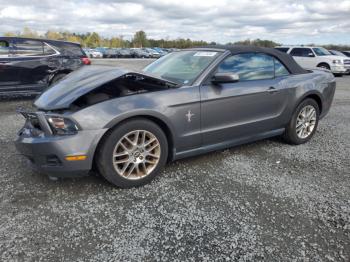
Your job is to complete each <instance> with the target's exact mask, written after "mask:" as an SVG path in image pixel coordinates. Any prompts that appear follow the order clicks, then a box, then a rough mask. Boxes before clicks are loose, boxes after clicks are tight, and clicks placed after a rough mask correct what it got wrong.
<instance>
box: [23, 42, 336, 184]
mask: <svg viewBox="0 0 350 262" xmlns="http://www.w3.org/2000/svg"><path fill="white" fill-rule="evenodd" d="M334 92H335V80H334V77H333V75H332V74H331V73H330V72H328V71H326V70H312V71H311V70H305V69H303V68H301V67H300V66H298V64H296V62H295V61H294V60H293V58H292V57H291V56H289V55H287V54H285V53H282V52H279V51H277V50H274V49H266V48H257V47H239V46H234V47H232V46H231V47H226V46H221V47H220V46H214V47H206V48H196V49H187V50H183V51H178V52H173V53H171V54H168V55H166V56H164V57H162V58H160V59H158V60H157V61H155V62H153V63H152V64H150V65H149V66H147V67H146V68H145V69H144V70H143V71H142V72H136V71H135V72H134V71H128V70H123V69H119V68H114V67H95V66H91V67H84V68H81V69H79V70H77V71H75V72H73V73H71V74H69V75H68V76H66V77H65V78H63V79H62V80H61V81H60V82H58V83H57V84H55V85H54V86H53V87H52V88H50V89H48V90H47V91H45V92H44V93H43V94H41V96H40V97H38V98H37V99H36V101H35V102H34V105H35V107H36V109H37V110H34V111H25V110H22V111H20V112H21V113H22V115H23V116H24V117H25V118H26V122H25V125H24V127H23V128H22V129H21V130H20V131H19V133H18V138H17V140H16V147H17V149H18V150H19V151H20V152H21V153H22V154H23V155H25V156H26V157H27V158H29V160H30V162H32V163H33V164H34V165H35V166H36V167H37V168H38V169H39V170H41V171H44V172H45V173H48V174H50V175H52V176H56V177H57V176H73V175H76V174H86V173H88V172H89V170H91V169H96V170H97V171H98V172H99V173H100V174H102V175H103V176H104V177H105V178H106V179H107V180H108V181H110V182H111V183H113V184H114V185H116V186H118V187H124V188H126V187H134V186H140V185H143V184H145V183H148V182H149V181H150V180H151V179H153V178H154V177H155V176H156V175H157V174H158V173H159V171H160V169H161V168H162V167H163V166H164V165H165V164H166V162H167V161H172V160H177V159H180V158H184V157H189V156H194V155H198V154H202V153H206V152H209V151H213V150H220V149H224V148H228V147H232V146H235V145H239V144H243V143H247V142H251V141H255V140H259V139H264V138H268V137H272V136H279V135H283V137H284V138H285V139H286V141H287V142H288V143H290V144H302V143H305V142H307V141H308V140H309V139H310V138H311V137H312V136H313V135H314V133H315V131H316V128H317V125H318V121H319V120H320V119H321V118H322V117H324V116H325V115H326V114H327V113H328V111H329V108H330V106H331V103H332V100H333V96H334Z"/></svg>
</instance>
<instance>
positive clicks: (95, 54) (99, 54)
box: [90, 49, 103, 58]
mask: <svg viewBox="0 0 350 262" xmlns="http://www.w3.org/2000/svg"><path fill="white" fill-rule="evenodd" d="M90 53H91V55H92V58H103V53H102V52H100V51H98V50H95V49H90Z"/></svg>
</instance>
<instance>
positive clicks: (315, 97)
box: [297, 92, 323, 115]
mask: <svg viewBox="0 0 350 262" xmlns="http://www.w3.org/2000/svg"><path fill="white" fill-rule="evenodd" d="M308 98H311V99H313V100H315V101H316V103H317V105H318V109H319V111H320V115H321V113H322V110H323V99H322V95H321V94H319V93H317V92H309V93H306V94H305V95H304V96H303V97H301V98H300V99H299V101H298V103H297V106H298V105H299V104H300V103H301V102H303V101H304V100H305V99H308Z"/></svg>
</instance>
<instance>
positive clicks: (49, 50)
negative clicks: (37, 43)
mask: <svg viewBox="0 0 350 262" xmlns="http://www.w3.org/2000/svg"><path fill="white" fill-rule="evenodd" d="M54 54H56V51H55V50H54V49H53V48H52V47H51V46H49V45H47V44H45V43H44V55H54Z"/></svg>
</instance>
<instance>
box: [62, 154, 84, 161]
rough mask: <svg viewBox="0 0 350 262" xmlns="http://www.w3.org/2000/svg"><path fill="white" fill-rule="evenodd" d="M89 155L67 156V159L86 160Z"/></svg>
mask: <svg viewBox="0 0 350 262" xmlns="http://www.w3.org/2000/svg"><path fill="white" fill-rule="evenodd" d="M86 158H87V156H84V155H81V156H66V157H65V159H66V160H67V161H81V160H85V159H86Z"/></svg>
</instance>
